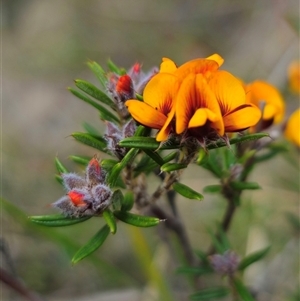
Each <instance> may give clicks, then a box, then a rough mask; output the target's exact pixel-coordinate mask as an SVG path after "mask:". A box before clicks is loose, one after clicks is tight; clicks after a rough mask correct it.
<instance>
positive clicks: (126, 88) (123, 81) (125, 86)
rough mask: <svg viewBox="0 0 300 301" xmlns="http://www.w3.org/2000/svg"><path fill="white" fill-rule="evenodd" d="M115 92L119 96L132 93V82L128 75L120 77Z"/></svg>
mask: <svg viewBox="0 0 300 301" xmlns="http://www.w3.org/2000/svg"><path fill="white" fill-rule="evenodd" d="M116 91H117V92H118V93H120V94H131V93H132V81H131V78H130V76H129V75H127V74H125V75H122V76H120V78H119V80H118V83H117V86H116Z"/></svg>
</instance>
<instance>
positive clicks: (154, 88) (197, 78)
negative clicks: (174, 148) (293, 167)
mask: <svg viewBox="0 0 300 301" xmlns="http://www.w3.org/2000/svg"><path fill="white" fill-rule="evenodd" d="M223 61H224V60H223V58H222V57H221V56H219V55H218V54H213V55H212V56H210V57H208V58H200V59H195V60H191V61H189V62H187V63H185V64H183V65H181V66H179V67H177V66H176V64H175V63H174V62H173V61H172V60H170V59H168V58H163V61H162V63H161V66H160V71H159V73H158V74H157V75H155V76H154V77H153V78H152V79H151V80H150V81H149V83H148V84H147V86H146V88H145V90H144V95H143V96H144V102H139V101H137V100H129V101H127V102H126V106H127V107H128V110H129V112H130V114H131V115H132V117H133V118H134V119H135V120H137V121H138V122H140V123H141V124H143V125H146V126H149V127H151V128H155V129H159V130H160V131H159V133H158V135H157V136H156V140H157V141H164V140H166V139H167V138H168V135H169V134H170V133H171V132H176V133H177V134H182V133H183V132H185V130H188V132H187V133H186V134H187V136H194V137H196V138H197V139H198V140H199V141H204V140H205V138H207V137H208V136H210V137H211V136H212V135H214V136H215V135H219V136H223V135H224V133H225V132H234V131H241V130H244V129H245V128H248V127H250V126H253V125H255V124H256V123H257V122H258V120H259V119H260V111H259V109H258V108H257V107H256V106H255V105H252V104H247V103H246V98H245V91H244V89H243V85H242V83H241V82H240V81H239V80H238V79H236V78H235V77H234V76H233V75H231V74H230V73H228V72H226V71H219V67H220V66H221V65H222V64H223ZM174 121H175V122H174Z"/></svg>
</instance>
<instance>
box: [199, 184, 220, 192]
mask: <svg viewBox="0 0 300 301" xmlns="http://www.w3.org/2000/svg"><path fill="white" fill-rule="evenodd" d="M203 192H206V193H221V192H222V185H207V186H205V187H204V188H203Z"/></svg>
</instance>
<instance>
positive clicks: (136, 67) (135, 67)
mask: <svg viewBox="0 0 300 301" xmlns="http://www.w3.org/2000/svg"><path fill="white" fill-rule="evenodd" d="M132 69H133V72H134V73H140V72H141V64H140V63H135V64H134V65H133V67H132Z"/></svg>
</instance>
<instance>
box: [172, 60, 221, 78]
mask: <svg viewBox="0 0 300 301" xmlns="http://www.w3.org/2000/svg"><path fill="white" fill-rule="evenodd" d="M218 68H219V65H218V63H217V62H216V61H214V60H207V59H195V60H191V61H189V62H187V63H185V64H183V65H181V66H180V67H179V68H178V69H177V70H176V72H175V75H177V76H178V77H179V78H180V79H181V80H183V79H184V78H185V77H186V76H188V75H189V74H199V73H201V74H210V73H211V72H214V71H216V70H218Z"/></svg>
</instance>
